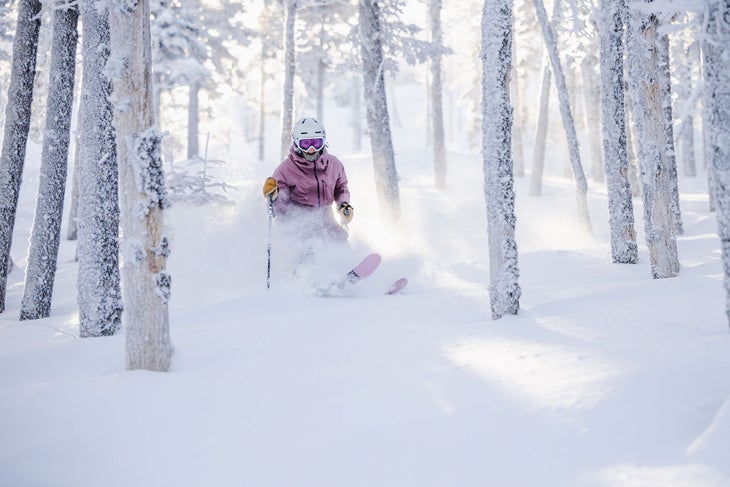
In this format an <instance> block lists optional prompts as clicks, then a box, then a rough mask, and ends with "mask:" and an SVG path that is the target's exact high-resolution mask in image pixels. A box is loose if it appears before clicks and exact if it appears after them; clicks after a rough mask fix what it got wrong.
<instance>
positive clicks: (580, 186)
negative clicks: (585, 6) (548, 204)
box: [533, 0, 591, 231]
mask: <svg viewBox="0 0 730 487" xmlns="http://www.w3.org/2000/svg"><path fill="white" fill-rule="evenodd" d="M556 1H558V0H556ZM533 3H534V5H535V11H536V12H537V19H538V21H539V22H540V27H541V29H542V33H543V37H544V38H545V47H546V49H547V52H548V56H549V57H550V66H551V67H552V71H553V78H554V79H555V88H556V90H557V93H558V102H559V104H560V116H561V118H562V121H563V128H564V129H565V134H566V136H567V139H568V153H569V155H570V167H571V168H572V170H573V178H574V179H575V184H576V200H577V205H578V218H579V220H580V223H581V225H582V226H583V228H584V229H586V230H588V231H591V219H590V215H589V213H588V183H587V181H586V176H585V172H584V171H583V165H582V163H581V160H580V148H579V146H578V135H577V133H576V131H575V123H574V122H573V115H572V113H571V108H570V107H571V105H570V101H569V98H568V97H569V93H568V86H567V83H566V81H565V74H564V73H563V68H562V64H561V62H560V55H559V52H558V43H557V39H556V37H555V32H554V30H553V28H552V25H551V24H550V21H549V19H548V15H547V12H546V11H545V4H544V3H543V0H533Z"/></svg>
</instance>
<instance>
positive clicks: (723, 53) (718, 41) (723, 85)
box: [702, 0, 730, 321]
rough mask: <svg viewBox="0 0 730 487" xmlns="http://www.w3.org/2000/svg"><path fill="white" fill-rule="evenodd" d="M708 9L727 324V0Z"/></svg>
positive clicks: (714, 186)
mask: <svg viewBox="0 0 730 487" xmlns="http://www.w3.org/2000/svg"><path fill="white" fill-rule="evenodd" d="M708 7H709V8H708V12H707V19H706V23H705V32H704V34H705V35H704V37H703V41H702V53H703V61H704V83H705V90H704V109H705V119H706V120H707V122H708V132H709V133H708V139H709V151H708V152H709V156H710V158H709V161H708V162H709V164H710V166H709V170H710V181H711V185H710V187H711V190H712V193H713V194H714V197H715V202H716V207H717V223H718V234H719V236H720V243H721V245H722V261H723V269H724V274H725V296H726V298H725V302H726V313H727V316H728V320H729V321H730V145H728V143H727V141H728V140H730V17H728V13H730V1H729V0H709V1H708Z"/></svg>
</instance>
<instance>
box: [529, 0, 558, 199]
mask: <svg viewBox="0 0 730 487" xmlns="http://www.w3.org/2000/svg"><path fill="white" fill-rule="evenodd" d="M556 3H557V2H556ZM550 83H551V74H550V60H549V59H545V67H544V68H543V73H542V83H541V85H540V105H539V108H538V116H537V129H536V130H535V142H534V144H533V146H532V147H533V148H532V174H531V175H530V195H531V196H540V194H541V193H542V176H543V173H544V172H545V143H546V141H547V125H548V110H549V108H550Z"/></svg>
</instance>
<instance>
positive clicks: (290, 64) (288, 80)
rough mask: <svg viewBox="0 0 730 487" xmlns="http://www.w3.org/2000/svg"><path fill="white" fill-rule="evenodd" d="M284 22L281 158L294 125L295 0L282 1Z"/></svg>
mask: <svg viewBox="0 0 730 487" xmlns="http://www.w3.org/2000/svg"><path fill="white" fill-rule="evenodd" d="M284 2H285V3H286V20H285V23H284V25H285V28H284V93H283V97H282V107H281V158H282V159H283V158H284V157H286V155H287V154H288V153H289V148H290V147H291V130H292V125H293V124H294V70H295V69H296V62H297V57H296V46H295V44H294V26H295V22H296V18H297V0H284Z"/></svg>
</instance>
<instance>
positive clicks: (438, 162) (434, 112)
mask: <svg viewBox="0 0 730 487" xmlns="http://www.w3.org/2000/svg"><path fill="white" fill-rule="evenodd" d="M430 7H431V9H430V10H431V15H430V18H431V43H432V44H433V45H434V46H436V47H437V48H440V47H441V44H442V42H443V33H442V31H441V7H442V0H431V5H430ZM441 78H442V71H441V54H440V53H436V54H435V55H434V56H433V57H432V58H431V128H432V130H433V132H432V133H433V140H432V141H433V161H434V174H435V175H436V188H437V189H445V188H446V174H447V173H446V141H445V135H444V108H443V84H442V82H441Z"/></svg>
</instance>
